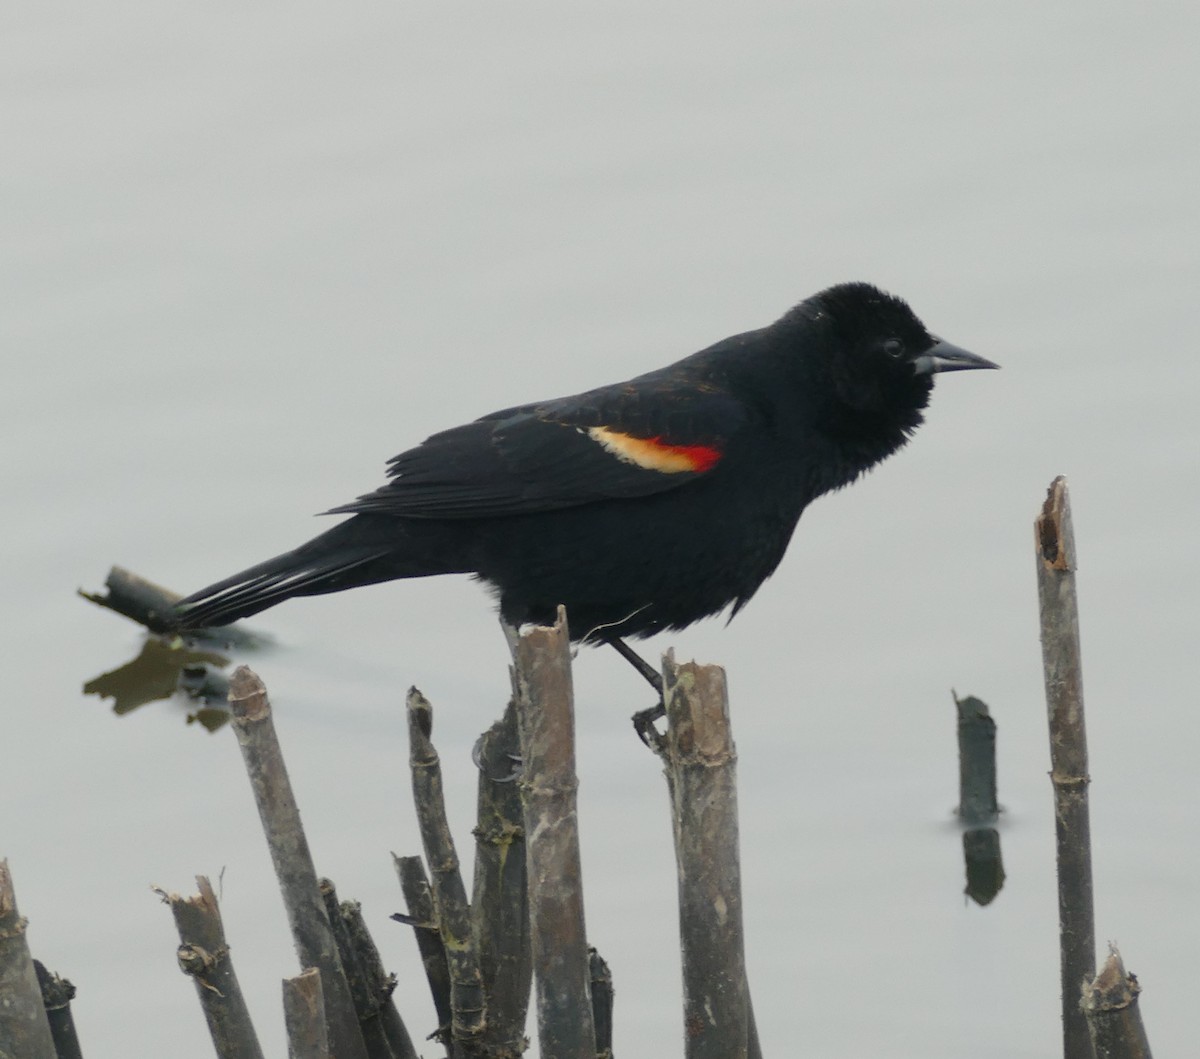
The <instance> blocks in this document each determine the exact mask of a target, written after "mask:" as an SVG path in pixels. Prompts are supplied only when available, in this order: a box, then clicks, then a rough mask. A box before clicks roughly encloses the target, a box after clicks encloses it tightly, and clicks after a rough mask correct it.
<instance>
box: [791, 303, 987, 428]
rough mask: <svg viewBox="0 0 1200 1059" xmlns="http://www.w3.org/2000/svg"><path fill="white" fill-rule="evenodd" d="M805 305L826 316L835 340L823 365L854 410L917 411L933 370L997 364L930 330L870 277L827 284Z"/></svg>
mask: <svg viewBox="0 0 1200 1059" xmlns="http://www.w3.org/2000/svg"><path fill="white" fill-rule="evenodd" d="M806 305H815V307H816V309H817V312H818V313H819V315H820V316H827V318H828V321H829V326H830V328H831V330H832V333H833V337H834V340H835V341H834V346H833V348H832V349H831V351H830V352H831V361H830V363H829V366H828V370H829V372H830V374H831V376H832V380H833V383H834V387H835V390H836V392H837V395H838V397H839V399H840V400H841V402H842V403H843V404H844V405H845V406H847V407H848V408H850V409H852V410H854V411H855V412H859V413H863V414H866V415H872V414H879V413H885V414H887V413H899V412H902V411H905V410H911V411H912V412H913V413H918V412H919V410H920V409H922V408H924V407H925V405H926V403H927V402H928V400H929V393H930V391H931V390H932V389H933V376H934V374H936V373H937V372H940V371H965V370H968V369H971V368H996V367H999V365H997V364H993V363H992V362H991V361H990V360H986V359H984V358H983V357H980V356H976V355H975V354H974V353H968V352H967V351H966V350H965V349H960V348H959V347H958V346H955V345H952V344H951V343H949V342H946V341H943V340H942V339H940V338H938V337H937V336H936V335H931V334H930V333H929V332H928V331H927V330H926V329H925V325H924V324H923V323H921V321H920V320H919V319H918V318H917V315H916V314H915V313H914V312H913V311H912V310H911V309H910V308H909V307H908V304H907V303H906V302H904V301H903V300H901V299H900V298H896V297H893V296H892V295H890V294H885V293H884V292H883V291H881V290H879V289H878V288H876V287H872V286H871V285H870V284H869V283H843V284H840V285H839V286H836V287H830V288H829V289H828V290H825V291H822V292H821V293H820V294H818V295H817V296H816V297H815V298H811V299H809V302H808V303H806ZM917 422H919V417H918V418H917V419H916V420H915V421H914V422H913V423H912V424H911V425H912V426H915V425H916V423H917Z"/></svg>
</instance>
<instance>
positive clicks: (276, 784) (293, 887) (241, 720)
mask: <svg viewBox="0 0 1200 1059" xmlns="http://www.w3.org/2000/svg"><path fill="white" fill-rule="evenodd" d="M229 708H230V710H231V711H232V713H233V730H234V732H235V733H236V734H237V740H238V745H239V746H240V747H241V750H242V758H243V760H244V761H245V763H246V772H247V773H248V774H249V776H250V786H251V789H252V790H253V791H254V800H255V802H256V803H257V805H258V815H259V817H260V819H261V820H262V825H263V831H264V833H265V834H266V838H267V847H268V848H269V849H270V851H271V861H272V863H273V864H274V866H275V877H276V878H277V879H278V880H279V888H280V891H281V892H282V894H283V903H284V907H285V908H286V909H287V915H288V924H289V925H290V927H291V930H292V942H293V944H294V945H295V947H296V955H297V956H298V957H299V960H300V966H301V967H316V968H317V969H318V970H319V971H320V972H321V988H322V989H323V990H324V997H325V1018H326V1019H327V1020H328V1024H329V1043H330V1048H331V1050H332V1051H333V1053H334V1054H335V1055H336V1056H337V1057H338V1059H367V1053H366V1049H365V1047H364V1046H363V1039H362V1034H361V1033H360V1032H359V1029H358V1019H357V1018H356V1016H355V1013H354V1004H353V1002H352V1001H351V999H350V987H349V986H348V985H347V983H346V976H345V974H344V973H343V971H342V964H341V960H340V959H339V958H338V953H337V945H336V944H335V942H334V939H333V931H332V930H331V928H330V925H329V919H328V918H327V917H326V915H325V906H324V904H323V902H322V900H321V891H320V888H319V887H318V885H317V872H316V869H315V868H314V867H313V860H312V854H311V853H310V852H309V848H308V840H307V839H306V838H305V837H304V828H303V827H302V826H301V824H300V810H299V809H298V808H297V806H296V798H295V795H294V794H293V793H292V785H291V782H290V781H289V779H288V774H287V767H286V766H285V765H284V762H283V754H282V752H281V750H280V748H279V739H278V737H277V736H276V734H275V724H274V722H273V721H272V719H271V704H270V702H269V701H268V699H267V690H266V688H265V687H263V683H262V681H261V680H259V679H258V677H257V676H256V675H255V674H254V673H253V672H252V671H251V670H250V669H249V668H248V667H247V666H239V667H238V668H237V669H236V670H235V671H234V674H233V677H232V679H231V680H230V685H229Z"/></svg>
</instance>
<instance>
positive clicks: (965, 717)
mask: <svg viewBox="0 0 1200 1059" xmlns="http://www.w3.org/2000/svg"><path fill="white" fill-rule="evenodd" d="M954 708H955V710H956V711H957V713H958V815H959V817H960V819H961V820H962V821H963V823H965V824H984V823H990V822H991V821H993V820H995V819H996V817H997V816H999V814H1000V806H999V805H998V804H997V801H996V722H995V721H994V720H992V716H991V714H989V713H988V708H987V703H986V702H984V701H983V700H982V699H977V698H975V696H974V695H967V696H966V697H965V698H961V699H960V698H959V697H958V696H957V695H955V696H954Z"/></svg>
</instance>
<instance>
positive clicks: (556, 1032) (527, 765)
mask: <svg viewBox="0 0 1200 1059" xmlns="http://www.w3.org/2000/svg"><path fill="white" fill-rule="evenodd" d="M570 647H571V645H570V640H569V637H568V633H567V616H566V611H565V610H564V609H563V608H562V607H559V608H558V620H557V621H556V622H555V623H554V625H553V626H549V627H548V626H535V627H534V628H531V629H529V630H527V631H526V632H524V633H523V634H521V635H520V637H519V638H518V640H517V642H516V644H515V650H514V659H513V660H514V675H513V687H514V692H515V695H514V697H515V700H516V705H517V723H518V726H519V729H520V733H521V757H522V760H523V762H524V772H523V775H522V779H521V798H522V801H523V803H524V813H525V842H526V847H525V848H526V859H527V862H528V870H529V909H530V919H531V933H532V939H533V967H534V974H535V979H536V982H537V1014H538V1039H539V1043H540V1045H541V1052H542V1055H545V1056H553V1057H554V1059H595V1056H596V1032H595V1027H594V1024H593V1021H592V1000H591V996H590V994H589V971H588V946H587V935H586V932H585V930H584V919H583V883H582V877H581V871H580V860H579V821H578V817H577V816H576V808H575V792H576V788H577V786H578V781H577V779H576V776H575V716H574V701H573V694H572V686H571V653H570Z"/></svg>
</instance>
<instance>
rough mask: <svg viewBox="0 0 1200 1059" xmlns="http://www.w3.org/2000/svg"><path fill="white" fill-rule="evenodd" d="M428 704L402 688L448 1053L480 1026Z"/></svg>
mask: <svg viewBox="0 0 1200 1059" xmlns="http://www.w3.org/2000/svg"><path fill="white" fill-rule="evenodd" d="M432 731H433V708H432V707H431V706H430V705H429V701H428V700H427V699H426V698H425V696H424V695H422V694H421V693H420V692H419V691H418V690H417V689H416V688H410V689H409V691H408V740H409V765H410V766H411V768H412V788H413V802H414V804H415V806H416V812H417V823H418V825H419V827H420V829H421V842H422V844H423V846H424V848H425V859H426V861H428V863H429V871H430V876H431V878H432V889H433V907H434V910H435V912H436V915H437V926H438V933H439V934H440V936H441V940H442V944H443V946H444V947H445V951H446V962H447V966H448V967H449V971H450V1041H451V1047H452V1049H454V1054H457V1053H458V1052H461V1051H463V1050H465V1049H470V1048H472V1047H473V1046H474V1045H475V1043H476V1042H478V1041H479V1039H480V1037H481V1035H482V1033H483V1027H484V1018H485V1014H486V1013H485V1011H484V1002H483V978H482V976H481V975H480V972H479V953H478V951H477V950H476V947H475V943H474V940H473V938H472V936H471V909H470V906H469V905H468V904H467V891H466V887H465V886H464V885H463V881H462V875H461V874H460V872H459V867H458V853H457V852H456V851H455V848H454V837H453V836H452V835H451V834H450V824H449V822H448V821H447V819H446V806H445V800H444V797H443V793H442V766H441V762H440V761H439V760H438V754H437V751H436V750H435V749H434V747H433V743H432V742H431V741H430V734H431V733H432Z"/></svg>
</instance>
